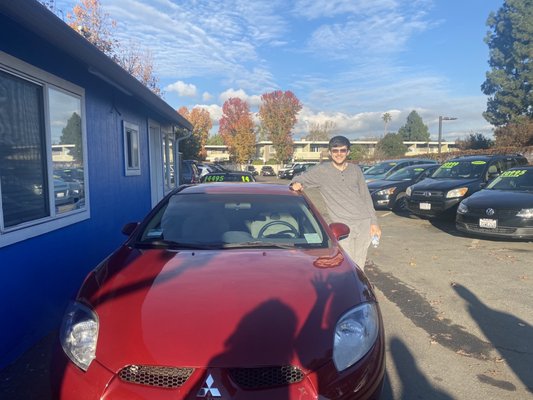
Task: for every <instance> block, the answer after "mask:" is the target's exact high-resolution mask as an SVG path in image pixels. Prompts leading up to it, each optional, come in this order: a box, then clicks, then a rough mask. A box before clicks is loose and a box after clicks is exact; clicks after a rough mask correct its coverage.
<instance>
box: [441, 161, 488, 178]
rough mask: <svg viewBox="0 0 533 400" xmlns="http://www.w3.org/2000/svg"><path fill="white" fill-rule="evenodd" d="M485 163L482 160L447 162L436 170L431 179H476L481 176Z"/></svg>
mask: <svg viewBox="0 0 533 400" xmlns="http://www.w3.org/2000/svg"><path fill="white" fill-rule="evenodd" d="M486 166H487V162H486V161H484V160H473V161H470V160H468V161H466V160H461V161H448V162H445V163H444V164H442V165H441V166H440V168H439V169H438V170H436V171H435V172H434V173H433V175H431V177H432V178H437V179H443V178H444V179H477V178H480V177H481V176H482V175H483V172H484V171H485V168H486Z"/></svg>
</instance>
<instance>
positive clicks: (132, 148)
mask: <svg viewBox="0 0 533 400" xmlns="http://www.w3.org/2000/svg"><path fill="white" fill-rule="evenodd" d="M124 167H125V173H126V175H127V176H130V175H140V174H141V157H140V149H139V126H138V125H135V124H131V123H129V122H126V121H124Z"/></svg>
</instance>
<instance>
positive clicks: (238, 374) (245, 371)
mask: <svg viewBox="0 0 533 400" xmlns="http://www.w3.org/2000/svg"><path fill="white" fill-rule="evenodd" d="M230 375H231V379H232V380H233V381H234V382H235V383H236V384H237V385H239V386H241V387H242V388H244V389H261V388H268V387H274V386H283V385H289V384H292V383H298V382H301V381H302V380H303V378H304V373H303V372H302V371H301V370H300V369H299V368H297V367H293V366H290V365H287V366H280V367H262V368H232V369H231V370H230Z"/></svg>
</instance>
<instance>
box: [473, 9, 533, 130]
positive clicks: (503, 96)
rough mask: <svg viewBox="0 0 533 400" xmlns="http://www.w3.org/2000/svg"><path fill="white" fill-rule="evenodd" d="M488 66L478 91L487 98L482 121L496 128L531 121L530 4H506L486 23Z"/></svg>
mask: <svg viewBox="0 0 533 400" xmlns="http://www.w3.org/2000/svg"><path fill="white" fill-rule="evenodd" d="M487 25H488V27H489V29H490V30H489V31H488V33H487V36H486V37H485V42H486V43H487V45H488V46H489V50H490V58H489V65H490V67H491V71H489V72H487V74H486V80H485V82H484V83H483V84H482V85H481V90H482V91H483V93H484V94H486V95H487V96H490V97H489V99H488V101H487V111H485V112H484V113H483V116H484V117H485V119H486V120H487V121H488V122H490V123H491V124H493V125H495V126H503V125H506V124H508V123H510V122H515V121H516V119H517V117H520V116H525V117H527V118H528V119H531V118H533V106H532V105H533V92H532V91H531V85H532V84H533V68H532V67H531V60H532V58H533V41H532V40H531V38H533V0H505V1H504V2H503V5H502V7H501V8H500V9H499V10H498V12H497V13H491V14H490V15H489V18H488V20H487Z"/></svg>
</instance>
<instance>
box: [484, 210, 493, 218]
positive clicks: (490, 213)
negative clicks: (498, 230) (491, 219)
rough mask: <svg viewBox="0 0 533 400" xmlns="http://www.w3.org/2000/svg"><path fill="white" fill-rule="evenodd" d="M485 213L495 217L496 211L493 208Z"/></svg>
mask: <svg viewBox="0 0 533 400" xmlns="http://www.w3.org/2000/svg"><path fill="white" fill-rule="evenodd" d="M485 213H486V214H487V215H488V216H492V215H494V209H492V208H487V209H486V210H485Z"/></svg>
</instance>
